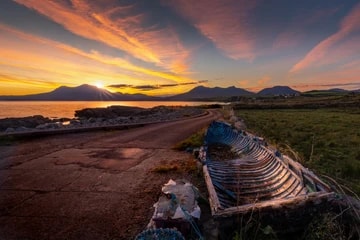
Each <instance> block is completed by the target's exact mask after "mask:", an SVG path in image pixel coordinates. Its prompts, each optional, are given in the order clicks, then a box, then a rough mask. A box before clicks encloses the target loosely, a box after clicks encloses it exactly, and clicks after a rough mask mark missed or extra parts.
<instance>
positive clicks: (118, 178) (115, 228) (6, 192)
mask: <svg viewBox="0 0 360 240" xmlns="http://www.w3.org/2000/svg"><path fill="white" fill-rule="evenodd" d="M219 117H220V114H219V113H218V112H216V111H210V114H208V115H206V116H202V117H199V118H193V119H187V120H182V121H178V122H169V123H162V124H154V125H148V126H145V127H141V128H134V129H129V130H117V131H101V132H91V133H78V134H68V135H58V136H49V137H44V138H38V139H32V140H27V141H22V142H19V143H14V144H12V145H9V146H0V239H6V240H10V239H37V240H41V239H44V240H45V239H74V240H75V239H76V240H79V239H132V238H133V237H134V236H135V235H136V234H137V233H139V232H141V231H142V229H143V228H144V227H145V226H146V224H147V222H148V221H149V219H150V217H151V214H152V211H153V209H152V205H153V203H155V202H156V200H157V197H158V194H159V193H160V187H161V185H162V184H164V183H165V182H167V180H168V179H169V178H170V177H172V178H178V177H184V176H181V175H179V174H178V175H176V174H175V175H169V174H159V173H154V172H152V171H151V169H153V168H154V167H155V166H158V165H161V164H166V163H171V162H178V161H184V159H188V158H189V157H190V156H189V154H186V153H183V152H177V151H174V150H172V149H171V147H172V146H173V145H174V144H176V143H177V142H179V141H181V140H182V139H185V138H186V137H188V136H190V135H191V134H192V133H194V132H196V131H197V130H199V129H200V128H202V127H205V126H206V125H207V124H208V123H210V121H212V120H214V119H217V118H219ZM189 180H191V179H189Z"/></svg>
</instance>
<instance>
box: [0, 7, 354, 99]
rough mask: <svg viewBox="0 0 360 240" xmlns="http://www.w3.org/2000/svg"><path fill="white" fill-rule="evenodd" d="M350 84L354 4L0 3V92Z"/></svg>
mask: <svg viewBox="0 0 360 240" xmlns="http://www.w3.org/2000/svg"><path fill="white" fill-rule="evenodd" d="M81 84H91V85H96V86H98V87H100V88H106V89H108V90H110V91H113V92H123V93H144V94H147V95H154V96H165V95H173V94H179V93H182V92H186V91H189V90H190V89H192V88H194V87H196V86H200V85H203V86H207V87H230V86H235V87H239V88H244V89H247V90H250V91H254V92H256V91H259V90H261V89H262V88H265V87H272V86H277V85H287V86H290V87H292V88H294V89H297V90H299V91H307V90H312V89H330V88H343V89H348V90H352V89H360V2H359V1H355V0H346V1H344V0H316V1H314V0H302V1H295V0H292V1H291V0H273V1H268V0H247V1H246V0H196V1H192V0H139V1H136V0H133V1H131V0H101V1H100V0H42V1H39V0H1V1H0V95H23V94H35V93H42V92H49V91H51V90H53V89H55V88H57V87H59V86H69V87H74V86H78V85H81Z"/></svg>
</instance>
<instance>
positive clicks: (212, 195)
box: [199, 121, 336, 218]
mask: <svg viewBox="0 0 360 240" xmlns="http://www.w3.org/2000/svg"><path fill="white" fill-rule="evenodd" d="M219 124H220V125H223V126H222V127H225V128H229V129H230V128H231V131H234V132H235V134H241V135H242V136H244V137H247V138H249V139H250V140H251V139H252V140H254V141H255V144H256V145H257V147H260V148H261V149H262V151H265V152H266V153H267V154H271V155H272V157H274V158H275V160H276V161H278V162H279V163H280V164H281V165H282V166H283V167H285V168H287V171H290V174H292V175H293V176H294V177H295V178H296V179H297V180H298V181H299V182H300V184H302V186H303V188H304V189H307V188H309V189H313V192H308V191H307V192H306V193H303V192H302V193H301V194H299V195H297V196H288V197H285V198H275V199H268V200H261V201H253V202H248V203H246V204H241V205H236V206H231V207H224V206H223V205H222V204H221V201H220V200H219V195H220V196H221V195H222V194H223V193H220V192H219V187H218V186H216V185H217V183H216V181H215V182H214V181H213V179H212V177H211V171H209V167H208V164H207V163H208V162H211V161H212V160H211V159H210V157H209V155H210V154H209V153H208V145H209V144H211V143H217V142H219V143H222V141H221V139H220V140H219V139H214V135H211V134H209V129H210V131H211V128H212V127H214V125H215V126H216V125H219ZM229 129H227V131H229ZM209 135H210V136H209ZM209 138H211V139H209ZM220 138H221V136H220ZM258 139H259V138H258V137H256V136H254V135H252V134H250V133H248V132H245V131H242V130H240V131H239V130H236V129H234V128H232V127H231V125H230V124H227V123H223V122H217V121H214V122H213V123H212V124H210V126H209V128H208V131H207V136H206V140H205V145H204V146H203V147H202V148H201V149H200V154H199V159H200V160H201V161H202V163H203V164H204V165H203V173H204V178H205V182H206V185H207V188H208V192H209V202H210V208H211V213H212V215H213V216H214V217H215V218H224V217H231V216H234V215H237V214H246V213H249V212H251V211H257V210H259V211H260V210H262V211H264V210H269V209H271V210H278V209H281V208H292V209H294V208H295V209H296V208H301V206H304V205H307V204H315V205H317V204H321V203H323V202H326V201H330V200H331V199H334V198H336V194H335V193H334V192H333V191H332V190H331V188H330V187H329V186H328V185H327V184H326V183H324V182H323V181H321V180H320V179H319V178H318V177H317V176H316V175H315V174H314V173H312V172H311V171H310V170H308V169H307V168H305V167H303V166H302V165H301V164H300V163H298V162H296V161H294V160H293V159H291V158H290V157H288V156H286V155H282V154H281V155H280V156H279V152H278V151H277V150H271V149H269V148H268V147H266V146H265V145H267V144H266V143H265V144H264V142H261V141H259V140H258ZM224 161H228V160H224ZM230 161H231V160H230ZM240 161H241V159H240ZM224 172H226V171H224ZM217 189H218V191H217ZM225 195H226V193H225Z"/></svg>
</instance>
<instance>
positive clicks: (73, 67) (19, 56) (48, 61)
mask: <svg viewBox="0 0 360 240" xmlns="http://www.w3.org/2000/svg"><path fill="white" fill-rule="evenodd" d="M0 34H2V36H4V37H2V38H0V51H1V55H0V71H1V72H2V73H3V74H6V75H7V76H8V77H7V79H10V78H11V77H12V78H13V79H14V80H13V81H17V79H26V78H28V76H31V79H30V80H29V81H33V80H34V79H37V80H36V81H34V83H35V82H37V81H40V82H44V81H48V82H49V83H52V84H55V85H56V86H59V85H60V84H65V85H74V84H75V85H76V83H78V84H81V83H92V82H95V81H99V80H101V81H104V82H106V83H110V82H116V81H118V79H125V81H128V82H129V81H130V82H133V83H139V84H141V83H143V82H146V81H148V80H151V81H155V80H156V81H159V82H165V83H171V84H172V83H175V84H181V83H183V82H186V83H187V82H189V81H193V80H192V79H191V78H187V77H183V76H180V75H177V74H174V73H169V72H161V71H155V70H152V69H147V68H143V67H140V66H136V65H134V64H132V63H131V62H129V61H127V60H124V59H121V58H115V57H111V56H107V55H104V54H101V53H99V52H96V51H91V52H85V51H83V50H80V49H78V48H75V47H72V46H70V45H67V44H63V43H59V42H57V41H53V40H49V39H45V38H41V37H38V36H34V35H31V34H27V33H24V32H21V31H19V30H16V29H13V28H11V27H9V26H6V25H2V24H0ZM74 62H76V64H74ZM6 84H7V85H9V84H10V83H9V81H7V83H6ZM12 85H14V84H12ZM34 86H35V84H34ZM52 86H53V85H52Z"/></svg>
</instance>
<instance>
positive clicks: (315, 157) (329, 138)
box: [236, 108, 360, 194]
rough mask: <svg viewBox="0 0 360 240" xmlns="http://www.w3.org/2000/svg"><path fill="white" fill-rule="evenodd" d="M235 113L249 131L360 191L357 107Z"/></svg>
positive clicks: (359, 111) (358, 114) (359, 139)
mask: <svg viewBox="0 0 360 240" xmlns="http://www.w3.org/2000/svg"><path fill="white" fill-rule="evenodd" d="M236 114H237V115H238V116H239V117H240V118H242V119H244V120H245V123H246V125H247V127H248V128H249V131H250V132H253V133H255V134H256V135H258V136H263V137H265V138H266V139H267V141H268V142H270V143H271V144H273V145H275V146H276V147H277V148H279V149H280V151H282V152H283V153H285V154H288V155H290V156H291V157H292V158H294V159H296V158H298V160H299V161H300V162H301V163H302V164H303V165H304V166H305V167H308V168H310V169H312V170H314V171H315V172H317V173H318V174H325V175H329V176H331V177H332V178H335V179H336V180H337V181H339V182H340V183H342V184H344V185H346V186H348V187H350V188H352V189H353V190H354V191H355V192H356V193H357V194H360V184H359V182H360V109H359V108H347V109H340V108H336V109H316V110H311V109H287V110H275V109H272V110H238V111H237V112H236ZM296 156H298V157H296Z"/></svg>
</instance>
